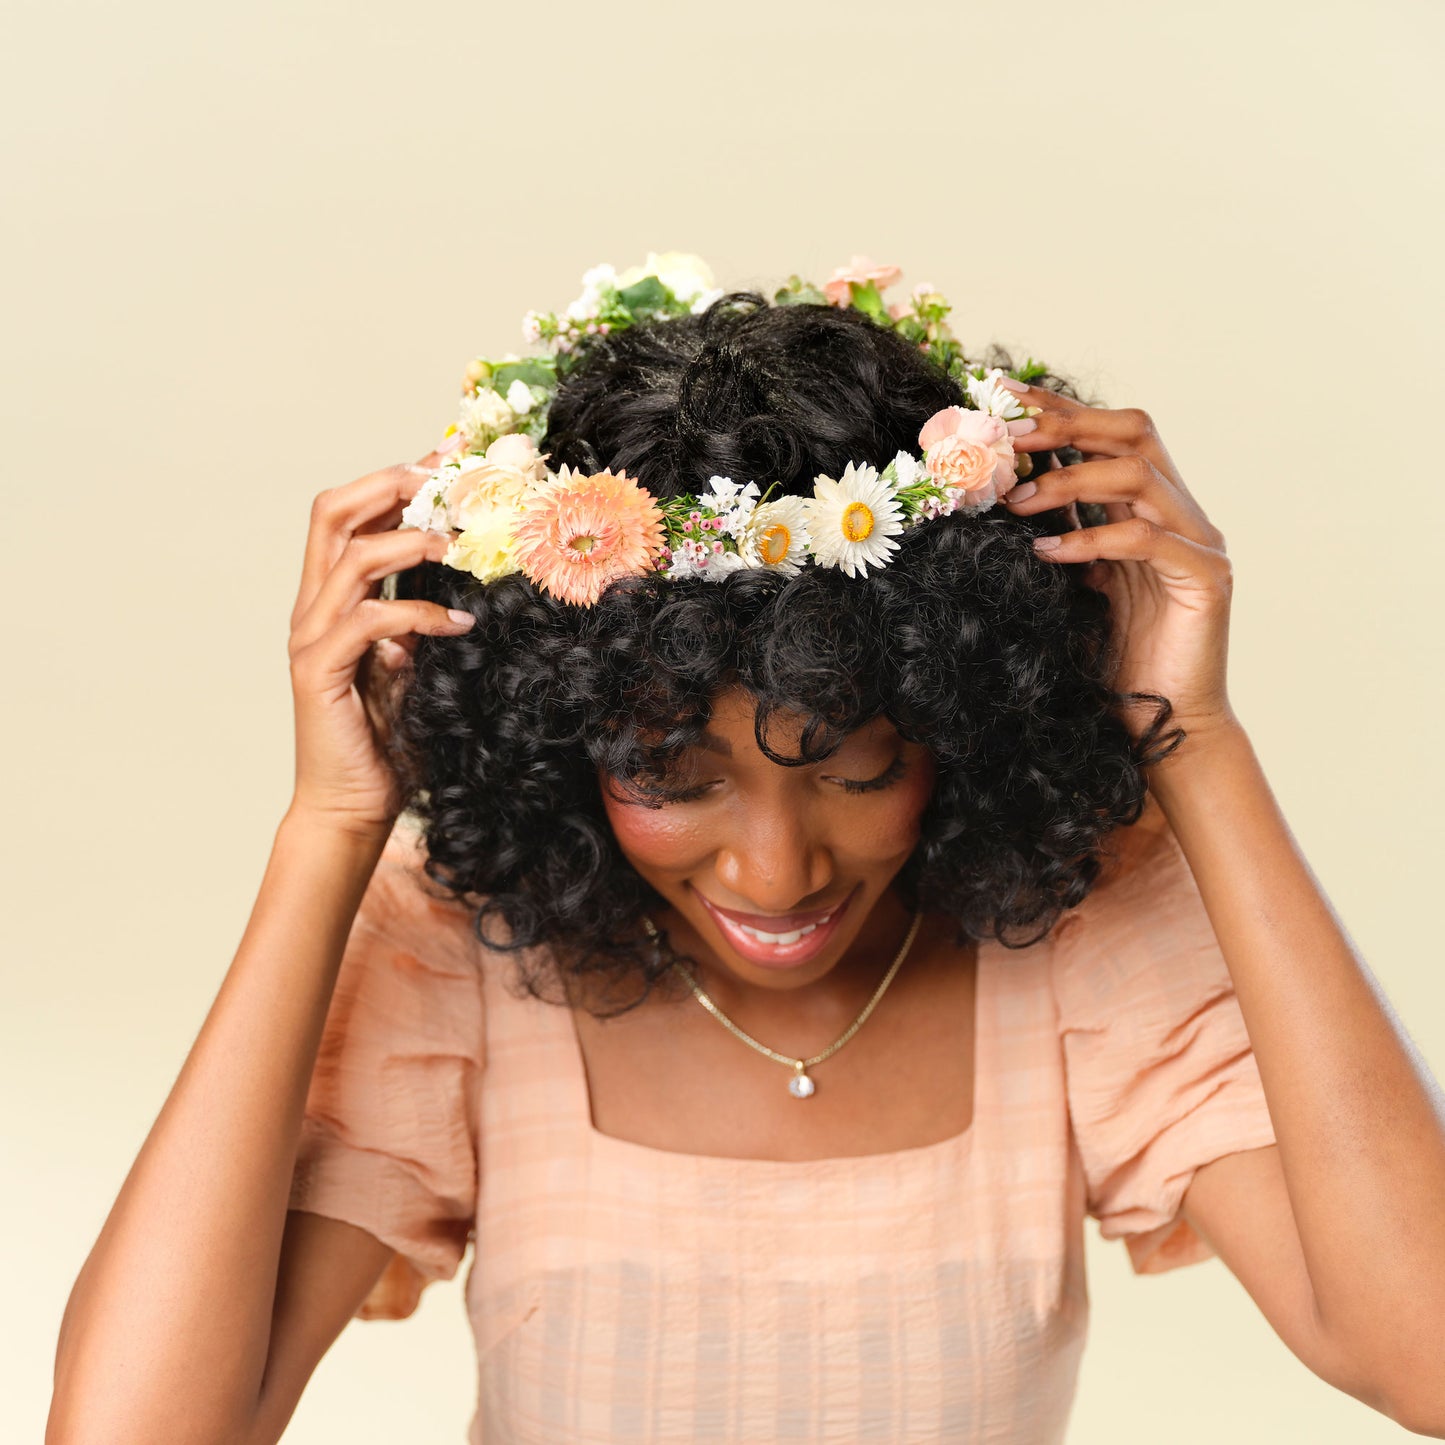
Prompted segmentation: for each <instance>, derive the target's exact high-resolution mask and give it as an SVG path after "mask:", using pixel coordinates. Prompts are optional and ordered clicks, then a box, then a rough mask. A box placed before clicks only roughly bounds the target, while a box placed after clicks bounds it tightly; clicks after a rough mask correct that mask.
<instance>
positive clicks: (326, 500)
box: [311, 487, 336, 522]
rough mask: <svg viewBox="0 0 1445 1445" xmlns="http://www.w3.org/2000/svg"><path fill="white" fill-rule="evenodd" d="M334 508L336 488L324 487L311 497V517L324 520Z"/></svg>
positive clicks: (315, 520) (318, 520)
mask: <svg viewBox="0 0 1445 1445" xmlns="http://www.w3.org/2000/svg"><path fill="white" fill-rule="evenodd" d="M335 510H336V488H335V487H325V488H323V489H322V490H321V491H319V492H317V494H316V495H315V496H314V497H312V499H311V519H312V521H314V522H324V521H325V520H326V519H327V518H328V517H330V516H331V514H332V512H333V511H335Z"/></svg>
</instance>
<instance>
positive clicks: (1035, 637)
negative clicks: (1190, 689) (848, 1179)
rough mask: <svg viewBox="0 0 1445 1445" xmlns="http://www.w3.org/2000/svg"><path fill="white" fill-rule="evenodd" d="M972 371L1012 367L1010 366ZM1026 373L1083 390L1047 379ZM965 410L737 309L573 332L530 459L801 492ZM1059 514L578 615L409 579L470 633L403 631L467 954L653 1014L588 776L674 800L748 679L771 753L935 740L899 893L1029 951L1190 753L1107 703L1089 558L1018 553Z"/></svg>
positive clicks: (512, 579) (781, 758)
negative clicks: (778, 737)
mask: <svg viewBox="0 0 1445 1445" xmlns="http://www.w3.org/2000/svg"><path fill="white" fill-rule="evenodd" d="M984 359H985V361H986V362H987V363H988V364H990V365H999V366H1003V367H1005V368H1006V369H1013V363H1012V361H1011V360H1010V358H1009V356H1008V354H1007V353H1006V352H1004V351H1003V350H1002V349H1001V348H1000V347H997V346H994V347H992V348H990V352H989V354H988V355H987V356H986V357H985V358H984ZM1035 384H1037V385H1042V386H1047V387H1049V388H1050V389H1052V390H1054V391H1057V392H1059V393H1060V394H1063V395H1066V396H1069V397H1072V398H1074V399H1075V400H1082V398H1080V397H1079V394H1078V392H1077V390H1076V389H1075V387H1074V385H1073V383H1071V382H1069V381H1068V380H1066V379H1065V378H1063V377H1060V376H1057V375H1054V374H1053V373H1046V374H1044V375H1043V376H1042V377H1039V378H1037V380H1036V383H1035ZM963 400H964V396H963V393H962V390H961V388H960V386H959V384H958V383H957V382H956V381H955V380H954V379H953V378H952V377H951V376H950V375H949V374H948V373H947V372H946V371H945V370H944V368H943V367H942V366H941V365H939V364H938V363H937V362H935V361H933V360H932V359H931V358H930V357H928V356H925V355H923V354H922V353H921V351H920V349H919V348H918V347H917V346H916V345H915V344H914V343H911V342H909V341H907V340H905V339H904V338H903V337H902V336H900V335H898V334H897V333H895V332H894V331H893V330H891V329H890V328H888V327H887V326H883V325H879V324H878V323H876V322H874V321H873V320H871V319H869V318H868V317H867V316H865V315H863V314H862V313H861V312H858V311H855V310H851V309H846V308H838V307H833V306H827V305H819V304H807V303H804V304H791V305H774V304H771V303H769V302H768V301H767V299H766V298H765V297H763V296H762V295H760V294H757V293H754V292H733V293H729V294H727V295H725V296H722V297H721V298H719V299H718V300H717V301H715V302H714V303H713V304H712V305H711V306H710V307H709V308H708V309H707V310H706V311H705V312H703V313H702V314H700V315H696V316H685V317H680V318H672V319H668V320H661V321H656V322H653V323H646V324H641V325H636V326H633V327H631V328H628V329H626V330H622V331H618V332H615V333H613V334H611V335H609V336H605V337H604V336H599V337H596V338H589V344H588V348H587V351H586V354H585V355H584V356H581V357H580V358H579V359H578V361H577V363H576V364H575V365H574V366H573V367H572V368H571V369H570V370H569V371H568V372H567V374H566V376H565V378H564V380H563V382H562V383H561V385H560V387H559V389H558V391H557V394H556V396H555V398H554V400H553V403H552V406H551V410H550V413H549V416H548V430H547V433H546V435H545V437H544V438H543V440H542V443H541V450H542V451H544V452H547V453H550V454H551V459H550V465H551V466H552V467H553V468H554V469H555V468H557V467H559V466H560V465H561V464H563V463H567V464H568V465H570V466H572V467H577V468H583V469H585V470H588V471H598V470H601V469H603V468H604V467H608V468H611V469H613V470H619V469H625V470H626V472H627V473H628V474H629V475H630V476H633V477H636V478H638V479H640V480H641V481H642V482H643V483H644V485H645V486H646V487H647V488H648V489H649V490H650V491H652V492H653V493H654V494H655V495H658V496H662V497H671V496H676V495H679V494H685V493H697V492H700V491H702V490H704V489H705V488H706V485H707V482H708V479H709V478H710V477H712V476H713V475H714V474H718V475H722V476H729V477H732V478H734V479H738V480H744V479H750V478H755V479H759V480H765V481H773V480H777V481H779V482H781V489H782V490H783V491H784V492H787V493H791V494H796V495H811V492H812V484H813V478H814V477H815V476H816V475H817V474H818V473H819V472H826V473H828V474H830V475H832V476H837V475H839V473H840V471H841V470H842V468H843V467H844V465H845V464H846V463H847V462H848V461H850V460H856V461H866V462H871V463H872V464H874V465H875V466H877V467H879V468H880V469H881V468H882V467H883V466H884V465H886V464H887V462H888V461H889V460H891V458H892V457H893V456H894V455H895V453H896V452H898V451H899V450H900V449H907V450H910V451H916V444H917V437H918V431H919V428H920V427H921V425H922V424H923V422H924V421H925V420H926V419H927V418H928V417H929V416H931V415H932V414H933V413H934V412H936V411H938V410H939V409H940V408H942V407H946V406H951V405H956V404H960V403H961V402H962V401H963ZM1091 404H1096V403H1091ZM1075 457H1077V453H1074V454H1073V455H1072V456H1070V455H1067V454H1066V455H1064V456H1062V457H1061V460H1064V461H1069V460H1073V459H1075ZM1047 460H1048V459H1047V454H1043V455H1036V457H1035V463H1036V464H1039V463H1043V464H1045V465H1046V464H1047ZM1091 510H1092V509H1090V508H1084V509H1082V512H1083V515H1084V517H1085V519H1086V520H1094V518H1092V517H1091V516H1090V512H1091ZM1068 525H1069V521H1068V519H1067V518H1066V517H1065V515H1064V514H1063V513H1062V512H1061V511H1052V512H1047V513H1044V514H1041V515H1036V516H1033V517H1020V516H1014V515H1010V514H1008V513H1007V512H1006V511H1005V510H1004V509H1003V508H1001V507H998V508H993V509H990V510H989V511H988V512H986V513H984V514H980V515H974V516H964V515H954V516H951V517H944V518H940V519H937V520H935V521H933V522H930V523H928V524H927V525H925V526H920V527H916V528H910V529H909V530H908V531H907V532H905V533H903V534H902V535H901V537H900V538H899V541H900V546H899V548H898V551H897V552H896V554H895V555H894V557H893V559H892V561H891V562H890V564H889V565H888V566H887V567H886V568H884V569H882V570H881V571H874V572H872V573H871V574H870V575H869V576H868V577H867V578H856V579H855V578H848V577H845V576H844V575H843V574H842V573H841V572H839V571H837V570H834V569H830V568H824V567H818V566H809V567H805V568H803V570H802V571H801V572H800V573H799V574H798V575H797V576H795V577H792V578H782V577H779V576H777V575H775V574H773V573H766V572H757V571H741V572H737V573H732V574H730V575H728V576H727V577H726V579H725V580H723V581H721V582H704V581H702V580H700V579H690V580H686V581H665V580H663V579H661V578H660V577H658V576H655V575H654V576H651V577H645V578H631V579H626V580H624V581H619V582H616V583H613V584H612V585H611V586H610V587H609V588H608V589H607V591H606V592H605V593H604V595H603V597H602V599H601V600H600V601H599V602H598V603H597V604H596V605H595V606H593V607H591V608H582V607H576V606H572V605H570V604H565V603H561V602H558V601H557V600H555V599H554V598H552V597H550V596H548V595H547V594H545V593H543V592H541V591H539V590H538V589H537V588H536V587H534V586H533V585H532V583H530V582H529V581H527V580H526V579H525V578H524V577H522V576H520V575H513V576H509V577H504V578H502V579H500V580H499V581H496V582H492V583H489V584H486V585H483V584H481V583H479V582H477V581H476V579H474V578H472V577H470V576H469V575H467V574H465V573H462V572H459V571H457V570H456V569H453V568H449V567H444V566H441V565H440V564H435V563H424V564H423V565H422V566H421V567H419V568H416V569H414V570H413V571H412V572H410V573H407V574H404V575H403V577H402V578H401V579H399V581H400V583H401V584H402V585H400V586H399V588H398V593H399V595H422V596H427V597H431V598H434V599H436V600H439V601H443V602H445V603H446V605H448V606H451V607H462V608H466V609H469V610H470V611H471V612H473V613H474V614H475V615H476V617H477V625H476V626H475V627H474V628H473V629H472V630H471V631H470V632H468V633H467V634H465V635H463V636H460V637H457V636H450V637H445V638H441V637H426V636H424V637H422V638H420V639H419V642H418V645H417V648H416V653H415V669H414V673H413V674H412V676H411V678H410V679H409V681H408V683H407V686H406V690H405V693H404V696H403V697H402V698H401V700H400V702H399V705H398V711H397V717H396V720H395V729H394V746H395V748H396V754H395V756H396V759H397V764H398V771H399V773H400V775H401V779H402V784H403V789H404V794H405V797H406V799H407V804H408V807H409V810H410V811H411V812H412V813H414V814H415V815H416V816H417V817H418V818H419V820H420V822H421V823H422V825H423V831H424V839H425V845H426V854H427V863H426V871H427V873H428V875H429V876H430V878H431V879H432V880H433V881H434V882H435V883H437V884H440V885H441V886H442V888H443V889H444V890H446V891H447V892H449V893H450V894H452V895H455V896H457V897H461V898H464V899H465V900H467V902H468V904H469V906H471V907H472V908H473V909H474V913H473V924H474V927H475V930H476V932H477V935H478V937H479V938H481V939H482V940H483V941H484V942H485V943H487V944H488V945H489V946H492V947H503V948H509V949H513V950H516V951H518V954H519V959H521V960H522V966H521V968H520V972H521V973H522V974H523V976H524V979H525V985H526V987H527V988H528V989H530V991H531V992H532V993H534V994H536V995H537V996H538V997H551V996H552V995H553V994H554V992H555V989H554V988H553V987H552V985H553V984H555V981H556V978H557V973H556V970H557V969H558V968H562V969H565V970H567V971H569V972H570V973H571V974H574V975H578V976H580V975H583V974H590V975H592V976H593V977H594V979H599V980H600V981H602V982H604V983H605V984H606V985H607V986H608V987H609V988H612V987H613V986H615V985H616V984H617V983H618V982H627V983H631V984H632V985H633V996H632V997H631V999H630V1001H628V1002H627V1003H626V1004H625V1005H624V1006H623V1007H634V1006H635V1005H636V1004H638V1003H641V1002H642V1001H643V999H644V998H646V997H647V995H648V993H649V992H650V991H651V990H652V988H653V987H654V986H655V985H656V984H658V983H659V982H660V981H661V980H662V979H663V978H664V976H665V975H668V974H669V973H673V974H675V970H673V969H672V967H671V964H672V955H671V954H670V953H669V952H668V950H667V949H666V948H665V947H663V948H657V947H655V946H652V945H648V944H646V943H644V942H643V941H642V939H641V937H640V934H639V923H640V919H641V915H642V913H643V912H644V911H645V910H646V909H647V908H648V907H649V906H651V907H654V908H655V907H657V906H658V904H659V903H660V901H661V900H659V899H658V897H657V896H656V894H654V893H653V891H652V889H651V888H650V887H649V886H648V885H647V884H646V883H645V882H644V881H643V880H642V878H641V877H639V875H638V874H637V873H636V872H635V871H634V870H633V869H632V867H631V866H630V865H629V864H628V862H627V861H626V859H625V858H624V857H623V855H622V853H621V851H620V849H619V848H618V846H617V843H616V840H615V839H614V837H613V834H612V831H611V828H610V826H609V824H608V822H607V819H606V816H605V813H604V811H603V806H602V800H601V792H600V787H599V783H598V769H599V768H601V769H603V770H605V772H606V773H607V774H608V775H610V776H611V777H612V778H614V779H616V780H618V781H619V782H620V783H621V784H622V785H624V786H626V787H628V788H630V790H631V793H632V796H633V797H634V798H635V799H636V800H637V801H639V802H641V803H642V804H644V805H646V806H662V805H664V803H665V801H666V798H667V797H668V795H669V792H670V790H671V789H672V788H673V787H674V786H675V785H676V784H677V782H678V772H677V770H678V765H679V760H680V758H681V757H682V755H683V753H684V751H685V750H686V749H687V748H689V746H690V745H691V744H693V743H694V742H695V741H696V740H697V738H698V737H699V734H700V733H701V731H702V730H703V728H704V727H705V726H706V724H707V722H708V718H709V714H710V709H711V706H712V704H713V702H714V700H715V699H716V697H717V695H718V694H719V692H720V691H721V690H723V689H725V688H729V687H732V686H737V685H740V686H741V687H743V688H745V689H746V690H747V691H748V692H749V693H750V694H752V695H754V696H755V697H756V699H757V702H758V715H757V717H758V720H757V737H758V743H759V746H760V747H761V748H762V749H763V751H764V752H765V753H766V754H767V755H768V756H769V757H771V758H772V759H773V760H774V761H776V762H778V763H782V764H799V763H803V762H813V761H816V760H817V759H819V758H821V757H824V756H826V755H827V754H828V753H829V752H830V751H832V749H833V748H835V747H836V746H837V744H838V742H839V740H840V739H841V737H842V736H843V735H845V734H846V733H848V732H849V731H851V730H852V729H854V728H857V727H858V726H860V725H862V724H863V723H865V722H867V721H868V720H870V719H872V718H874V717H877V716H879V715H880V714H881V715H885V716H886V717H887V718H888V719H889V720H891V722H892V723H893V724H894V725H895V726H896V727H897V729H898V731H899V732H900V733H901V734H902V735H903V736H904V737H905V738H907V739H909V740H911V741H914V742H916V743H920V744H922V745H924V746H926V747H927V748H928V749H929V750H930V751H931V753H932V755H933V758H934V760H935V764H936V774H937V780H936V783H935V787H934V791H933V794H932V797H931V799H930V802H929V804H928V806H927V809H926V811H925V814H924V816H923V819H922V831H921V836H920V841H919V843H918V846H917V848H916V850H915V852H914V854H913V856H912V858H911V859H910V861H909V862H908V864H907V865H906V866H905V868H904V869H903V871H902V873H901V874H900V875H899V879H898V886H899V887H900V889H901V890H902V891H903V893H904V895H905V898H906V899H907V901H908V902H909V903H910V905H912V906H917V907H921V908H924V909H927V910H931V911H934V912H938V913H942V914H946V915H947V916H948V917H949V918H950V919H952V920H953V921H954V922H955V924H956V925H957V930H958V937H959V941H960V942H963V941H965V940H967V939H969V938H982V937H986V936H988V937H993V938H995V939H997V940H998V941H1000V942H1001V943H1003V944H1005V945H1006V946H1008V947H1023V946H1025V945H1026V944H1029V943H1033V942H1036V941H1037V940H1038V939H1039V938H1041V937H1043V936H1044V935H1045V934H1046V933H1047V932H1048V931H1049V930H1050V929H1051V928H1052V926H1053V924H1054V922H1055V921H1056V920H1057V918H1058V917H1059V915H1060V914H1061V913H1062V912H1063V911H1064V910H1065V909H1067V908H1070V907H1073V906H1074V905H1076V904H1077V903H1079V902H1080V901H1081V900H1082V899H1083V898H1084V896H1085V895H1086V894H1087V893H1088V892H1089V889H1090V887H1091V886H1092V884H1093V881H1094V879H1095V877H1096V876H1097V874H1098V872H1099V869H1100V866H1101V864H1100V852H1101V844H1102V842H1103V840H1104V839H1105V837H1106V835H1107V834H1109V833H1110V832H1111V831H1112V830H1113V829H1115V828H1118V827H1120V826H1122V825H1127V824H1131V823H1133V822H1135V821H1137V819H1138V818H1139V816H1140V815H1141V813H1142V811H1143V807H1144V802H1145V796H1146V783H1145V775H1144V772H1143V769H1144V767H1146V766H1147V765H1149V764H1150V763H1152V762H1153V761H1156V760H1157V758H1159V757H1162V756H1164V755H1166V754H1167V753H1168V752H1170V751H1172V750H1173V748H1175V747H1177V746H1178V744H1179V742H1180V741H1182V739H1183V736H1184V734H1183V732H1182V730H1181V729H1179V728H1177V727H1176V728H1175V729H1173V730H1172V731H1171V732H1170V733H1168V734H1163V728H1164V725H1165V723H1166V722H1167V721H1168V719H1169V717H1170V716H1171V714H1172V707H1171V705H1170V703H1169V701H1168V700H1167V699H1166V698H1163V697H1159V696H1158V695H1156V694H1131V695H1121V694H1118V693H1116V692H1115V691H1114V690H1113V688H1112V686H1111V676H1112V674H1113V671H1114V666H1115V659H1114V657H1113V655H1112V650H1111V647H1110V642H1109V638H1110V632H1109V605H1108V600H1107V598H1106V597H1105V596H1104V594H1103V593H1102V592H1100V591H1098V590H1096V589H1093V588H1090V587H1088V586H1086V585H1085V584H1084V583H1083V581H1082V578H1081V576H1080V575H1079V574H1080V573H1081V572H1082V570H1083V568H1082V566H1081V565H1078V564H1063V565H1060V564H1056V563H1049V562H1045V561H1043V560H1042V559H1040V558H1039V557H1037V555H1036V554H1035V552H1034V551H1033V548H1032V546H1031V542H1032V538H1033V537H1034V536H1035V535H1037V534H1038V533H1039V532H1042V531H1061V530H1065V529H1066V528H1067V527H1068ZM1126 698H1127V699H1128V700H1133V701H1138V700H1143V701H1146V702H1151V703H1153V704H1155V705H1156V706H1155V715H1154V719H1153V722H1152V724H1151V726H1150V727H1149V728H1148V730H1147V731H1146V732H1145V733H1144V735H1143V736H1142V737H1141V738H1139V739H1138V740H1134V739H1131V737H1130V735H1129V732H1128V730H1127V729H1126V728H1125V727H1124V725H1123V723H1122V721H1120V719H1119V718H1118V717H1117V716H1116V715H1115V712H1114V711H1113V708H1114V707H1115V706H1116V705H1117V704H1119V703H1121V702H1123V701H1125V700H1126ZM779 711H783V712H787V713H796V714H800V715H802V717H803V718H805V719H806V720H807V725H806V727H805V728H804V729H803V731H802V736H801V741H800V742H799V743H798V746H797V748H796V749H795V750H794V751H792V752H788V753H783V752H779V751H776V750H775V748H774V745H773V743H772V742H771V741H770V740H769V727H768V723H769V719H770V718H771V717H772V715H773V714H774V713H777V712H779ZM1161 735H1162V737H1161ZM498 925H500V927H499V926H498ZM1033 925H1037V927H1036V928H1035V930H1034V932H1032V933H1031V934H1029V935H1028V936H1026V937H1020V936H1019V934H1020V931H1021V930H1027V929H1029V928H1030V926H1033ZM539 960H547V962H546V963H545V964H544V963H542V962H539ZM614 997H615V992H614ZM614 1011H616V1012H621V1011H623V1009H622V1008H618V1009H616V1010H614Z"/></svg>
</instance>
